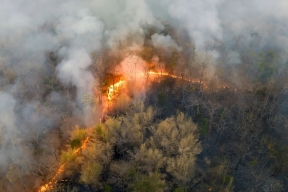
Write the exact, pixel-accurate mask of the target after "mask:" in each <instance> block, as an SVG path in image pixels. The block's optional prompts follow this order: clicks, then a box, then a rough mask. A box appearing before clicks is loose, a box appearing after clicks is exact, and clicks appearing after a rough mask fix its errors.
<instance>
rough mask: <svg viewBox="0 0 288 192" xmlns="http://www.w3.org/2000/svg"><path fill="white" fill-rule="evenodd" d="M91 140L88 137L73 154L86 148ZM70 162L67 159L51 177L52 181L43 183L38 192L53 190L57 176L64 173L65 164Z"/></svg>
mask: <svg viewBox="0 0 288 192" xmlns="http://www.w3.org/2000/svg"><path fill="white" fill-rule="evenodd" d="M88 141H89V137H87V138H86V139H85V140H84V142H83V144H82V145H81V147H79V148H78V149H76V150H75V151H73V154H77V153H79V151H80V150H82V149H84V148H85V147H86V144H87V142H88ZM67 163H68V161H66V162H65V163H63V164H62V165H61V166H60V167H59V169H58V170H57V172H56V174H55V175H54V177H53V178H52V179H51V181H49V182H48V183H46V184H44V185H42V186H41V187H40V190H39V191H38V192H45V191H48V190H51V189H52V188H53V186H54V185H55V184H56V183H57V177H58V176H59V175H60V174H61V173H63V171H64V167H65V165H66V164H67Z"/></svg>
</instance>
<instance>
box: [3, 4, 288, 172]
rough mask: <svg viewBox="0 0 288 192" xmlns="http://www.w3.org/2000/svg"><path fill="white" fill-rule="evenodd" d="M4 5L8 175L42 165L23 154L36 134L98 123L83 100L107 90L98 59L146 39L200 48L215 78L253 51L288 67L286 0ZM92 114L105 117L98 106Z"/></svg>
mask: <svg viewBox="0 0 288 192" xmlns="http://www.w3.org/2000/svg"><path fill="white" fill-rule="evenodd" d="M0 3H1V6H0V90H1V92H0V127H1V144H0V151H1V153H0V166H1V169H2V170H5V169H7V166H8V165H9V164H10V163H13V164H18V165H21V166H23V164H21V161H20V160H21V158H20V157H21V156H25V158H27V159H30V160H31V161H33V160H32V159H33V157H32V156H31V153H28V152H25V153H24V152H23V151H27V150H24V147H23V142H24V143H26V144H27V143H28V144H27V146H30V145H29V142H30V140H31V135H29V133H31V132H33V133H37V134H39V135H45V134H46V133H47V132H49V131H50V130H53V129H57V128H59V127H60V126H62V125H63V118H64V117H67V116H69V117H71V119H74V120H75V119H76V120H75V121H76V123H78V124H80V125H83V126H89V125H92V124H93V123H95V122H97V121H98V119H99V117H97V116H95V115H96V114H94V113H93V110H92V108H91V107H89V106H87V105H85V103H83V98H84V97H85V96H87V95H93V94H94V93H93V87H94V86H95V85H97V83H98V77H97V75H95V74H94V73H92V70H91V65H92V64H93V58H92V56H91V55H92V53H93V52H100V51H101V50H102V49H108V50H110V51H111V52H117V51H122V52H128V51H129V52H131V51H135V50H141V49H142V47H143V46H144V45H145V43H146V41H147V38H148V39H150V40H151V42H152V45H153V46H154V47H156V48H157V47H161V48H163V49H164V50H165V51H166V52H169V51H170V50H171V49H175V50H177V51H178V52H183V51H185V43H187V42H192V43H193V44H194V45H195V48H196V50H197V51H199V52H200V53H199V55H198V56H197V58H198V57H199V58H200V57H201V58H202V59H201V58H200V59H199V61H198V62H201V61H202V60H203V57H206V56H203V55H205V54H206V53H207V54H209V55H212V57H209V63H211V65H209V73H208V74H209V76H213V75H215V71H217V70H216V69H215V65H216V64H215V63H217V62H220V61H221V62H223V63H224V64H226V65H232V66H234V65H239V64H241V63H243V62H244V61H243V60H245V57H246V55H245V54H246V52H245V50H247V49H253V50H258V51H259V52H260V51H262V50H269V49H277V50H279V51H280V53H281V58H279V61H280V63H284V62H286V61H287V60H288V58H287V47H288V34H287V33H288V28H287V27H288V26H287V22H286V21H287V17H288V13H287V8H288V7H287V6H288V3H287V2H286V1H285V0H276V1H273V3H272V2H263V1H260V0H252V1H251V0H250V1H248V0H244V1H236V0H232V1H228V0H203V1H196V0H193V1H191V0H178V1H174V0H159V1H154V0H146V1H145V0H119V1H111V0H97V1H95V0H94V1H93V0H83V1H76V0H72V1H68V0H63V1H56V0H50V1H47V0H38V1H32V0H25V1H24V0H14V1H9V0H0ZM167 24H168V25H169V26H170V27H171V28H173V30H171V28H169V27H167ZM151 29H153V30H151ZM151 31H152V32H151ZM167 31H168V32H167ZM170 33H171V34H170ZM181 34H188V37H189V38H188V39H187V40H186V42H179V39H181V38H179V35H181ZM147 36H148V37H147ZM207 42H208V43H207ZM207 44H209V45H210V46H208V47H207ZM201 52H205V54H204V53H203V54H202V53H201ZM153 57H157V56H156V55H153ZM197 58H196V59H197ZM129 59H131V58H128V60H129ZM128 60H127V59H126V60H124V61H123V62H122V65H123V63H126V62H128ZM212 60H213V61H212ZM141 62H144V61H142V60H141ZM126 67H127V66H126ZM237 81H238V78H237ZM92 107H94V108H96V112H97V111H98V112H99V111H101V107H100V106H98V105H97V104H93V106H92ZM65 122H66V123H67V121H65ZM73 123H74V122H73ZM68 124H69V123H68ZM12 140H13V141H15V142H14V143H13V144H11V142H12Z"/></svg>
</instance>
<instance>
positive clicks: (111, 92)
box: [38, 71, 229, 192]
mask: <svg viewBox="0 0 288 192" xmlns="http://www.w3.org/2000/svg"><path fill="white" fill-rule="evenodd" d="M136 76H137V77H143V76H148V77H149V76H157V77H163V76H166V77H170V78H173V79H179V80H183V81H187V82H191V83H197V84H201V85H202V86H203V88H204V89H206V88H207V85H206V84H205V83H204V82H203V81H200V80H197V79H189V78H185V77H182V76H177V75H173V74H170V73H167V72H156V71H149V72H146V73H144V72H141V73H138V74H136ZM152 81H153V79H152ZM125 83H126V81H125V80H123V79H122V80H119V81H118V82H116V83H114V84H112V85H109V86H108V88H107V96H106V97H107V99H106V101H105V102H104V106H103V110H102V117H101V118H100V122H102V121H103V118H104V116H105V115H106V114H107V112H108V110H109V107H111V106H112V104H113V101H114V100H115V99H116V97H117V95H118V93H119V91H120V89H121V88H125V87H124V86H125ZM220 88H229V87H228V86H227V85H221V86H218V89H220ZM88 141H89V137H87V138H86V139H85V141H84V142H83V144H82V146H81V147H79V148H78V149H76V150H75V151H74V152H73V154H78V153H79V151H80V150H82V149H84V148H85V146H86V144H87V142H88ZM67 163H68V161H67V162H65V163H63V164H62V165H61V166H60V167H59V169H58V171H57V172H56V174H55V176H54V177H53V178H52V179H51V181H50V182H48V183H46V184H44V185H42V186H41V188H40V190H39V191H38V192H45V191H48V190H51V189H53V187H54V185H55V184H56V183H57V177H58V176H59V175H60V174H61V173H63V171H64V168H65V165H66V164H67Z"/></svg>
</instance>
